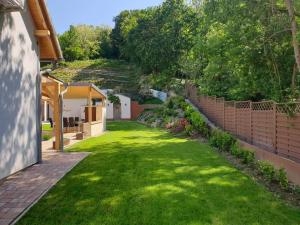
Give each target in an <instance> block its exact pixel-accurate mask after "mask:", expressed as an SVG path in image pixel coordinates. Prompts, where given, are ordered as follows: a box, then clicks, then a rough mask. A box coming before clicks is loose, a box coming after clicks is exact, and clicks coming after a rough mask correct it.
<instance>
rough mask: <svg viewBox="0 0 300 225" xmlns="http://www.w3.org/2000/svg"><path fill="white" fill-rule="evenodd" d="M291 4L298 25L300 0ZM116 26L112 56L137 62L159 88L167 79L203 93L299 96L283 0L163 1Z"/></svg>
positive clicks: (129, 15) (124, 15)
mask: <svg viewBox="0 0 300 225" xmlns="http://www.w3.org/2000/svg"><path fill="white" fill-rule="evenodd" d="M294 6H295V9H296V16H297V17H296V18H297V21H298V23H299V14H298V12H299V11H300V10H299V9H300V4H299V2H295V5H294ZM115 22H116V26H115V28H114V29H113V31H112V43H113V48H114V52H115V53H116V55H117V56H118V57H120V58H123V59H127V60H131V61H132V62H134V63H136V64H138V65H139V66H140V67H142V69H143V70H144V72H145V73H146V74H150V76H149V77H151V79H152V80H155V81H156V83H157V86H159V87H161V86H167V85H168V84H169V83H170V81H171V79H170V78H189V79H193V80H194V81H195V82H196V83H198V84H199V86H200V89H201V91H202V93H204V94H209V95H217V96H224V97H226V98H227V99H238V100H244V99H251V100H261V99H274V100H282V99H283V98H288V97H289V98H290V97H291V94H293V95H296V94H297V90H298V89H297V88H298V87H299V82H298V79H297V78H298V76H299V74H297V70H295V57H294V49H293V46H292V44H291V41H292V35H291V28H290V18H289V15H288V11H287V9H286V6H285V4H284V1H283V0H267V1H266V0H255V1H248V0H218V1H217V0H194V1H189V3H186V2H185V1H184V0H166V1H164V3H163V4H162V5H161V6H158V7H154V8H148V9H145V10H135V11H124V12H122V13H121V14H120V15H119V16H117V17H116V18H115ZM297 75H298V76H297ZM154 85H155V82H154Z"/></svg>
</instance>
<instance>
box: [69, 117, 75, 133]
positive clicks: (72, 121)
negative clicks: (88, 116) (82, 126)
mask: <svg viewBox="0 0 300 225" xmlns="http://www.w3.org/2000/svg"><path fill="white" fill-rule="evenodd" d="M69 127H70V129H71V130H72V132H74V128H75V119H74V117H69Z"/></svg>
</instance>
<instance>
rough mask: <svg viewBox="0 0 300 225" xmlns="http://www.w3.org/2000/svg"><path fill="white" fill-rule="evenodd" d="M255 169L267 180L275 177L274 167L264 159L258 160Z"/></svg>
mask: <svg viewBox="0 0 300 225" xmlns="http://www.w3.org/2000/svg"><path fill="white" fill-rule="evenodd" d="M257 169H258V171H259V173H260V174H261V175H263V176H264V177H265V178H266V179H267V180H268V181H273V180H274V179H275V174H276V169H275V168H274V166H273V165H272V164H270V163H269V162H266V161H258V162H257Z"/></svg>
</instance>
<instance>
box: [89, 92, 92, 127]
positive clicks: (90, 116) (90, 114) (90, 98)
mask: <svg viewBox="0 0 300 225" xmlns="http://www.w3.org/2000/svg"><path fill="white" fill-rule="evenodd" d="M88 105H89V107H88V114H89V121H88V122H89V123H90V125H91V123H92V117H93V113H92V106H93V102H92V87H90V88H89V98H88Z"/></svg>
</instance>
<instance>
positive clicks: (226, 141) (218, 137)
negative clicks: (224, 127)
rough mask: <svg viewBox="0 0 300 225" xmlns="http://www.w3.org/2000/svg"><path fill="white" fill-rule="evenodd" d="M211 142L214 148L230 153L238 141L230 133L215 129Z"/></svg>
mask: <svg viewBox="0 0 300 225" xmlns="http://www.w3.org/2000/svg"><path fill="white" fill-rule="evenodd" d="M209 142H210V144H211V145H212V146H213V147H215V148H217V149H219V150H221V151H227V152H229V151H230V150H231V148H232V146H234V145H235V143H236V139H235V138H234V137H233V136H232V135H231V134H229V133H226V132H223V131H221V130H219V129H215V130H213V132H212V134H211V137H210V139H209Z"/></svg>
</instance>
